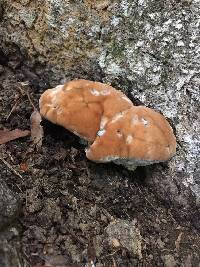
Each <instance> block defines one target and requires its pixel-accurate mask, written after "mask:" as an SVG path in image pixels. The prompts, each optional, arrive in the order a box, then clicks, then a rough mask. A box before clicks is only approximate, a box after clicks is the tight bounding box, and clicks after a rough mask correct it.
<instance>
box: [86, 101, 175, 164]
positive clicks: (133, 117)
mask: <svg viewBox="0 0 200 267" xmlns="http://www.w3.org/2000/svg"><path fill="white" fill-rule="evenodd" d="M175 151H176V139H175V136H174V135H173V131H172V128H171V127H170V125H169V123H168V122H167V121H166V119H165V118H164V117H163V116H162V115H161V114H159V113H157V112H155V111H153V110H151V109H149V108H146V107H143V106H137V107H136V106H133V107H132V108H131V109H128V110H127V111H124V112H122V113H119V114H118V115H116V116H115V117H114V118H113V119H112V120H110V121H109V122H108V123H107V125H106V126H105V130H104V134H102V135H101V136H99V137H97V138H96V139H95V141H94V143H93V144H92V145H91V146H90V147H89V149H88V150H87V151H86V155H87V157H88V158H89V159H90V160H93V161H97V162H108V161H114V162H116V163H118V164H123V165H126V167H129V168H133V167H134V166H138V165H149V164H152V163H155V162H160V161H166V160H168V159H169V158H171V157H172V156H173V155H174V154H175ZM125 161H126V162H125ZM129 165H130V166H129Z"/></svg>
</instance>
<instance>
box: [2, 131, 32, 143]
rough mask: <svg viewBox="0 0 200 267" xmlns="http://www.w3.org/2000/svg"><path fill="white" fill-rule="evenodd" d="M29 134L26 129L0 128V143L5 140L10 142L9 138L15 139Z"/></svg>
mask: <svg viewBox="0 0 200 267" xmlns="http://www.w3.org/2000/svg"><path fill="white" fill-rule="evenodd" d="M29 134H30V131H28V130H20V129H15V130H12V131H10V130H8V129H5V130H0V145H2V144H5V143H7V142H10V141H11V140H15V139H17V138H20V137H25V136H27V135H29Z"/></svg>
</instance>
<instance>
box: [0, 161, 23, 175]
mask: <svg viewBox="0 0 200 267" xmlns="http://www.w3.org/2000/svg"><path fill="white" fill-rule="evenodd" d="M0 160H1V161H2V162H3V163H4V164H5V165H6V166H7V167H8V169H10V170H11V171H12V172H14V173H15V174H16V175H17V176H18V177H20V178H21V179H23V177H22V176H21V174H20V173H18V172H17V171H16V170H15V169H14V168H13V167H12V166H11V165H10V163H8V162H7V161H6V160H5V159H3V158H2V157H0Z"/></svg>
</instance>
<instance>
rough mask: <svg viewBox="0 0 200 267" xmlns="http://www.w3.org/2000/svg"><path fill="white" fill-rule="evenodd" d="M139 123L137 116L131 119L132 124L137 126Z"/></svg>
mask: <svg viewBox="0 0 200 267" xmlns="http://www.w3.org/2000/svg"><path fill="white" fill-rule="evenodd" d="M138 123H139V118H138V115H134V116H133V117H132V124H138Z"/></svg>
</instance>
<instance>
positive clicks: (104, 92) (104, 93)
mask: <svg viewBox="0 0 200 267" xmlns="http://www.w3.org/2000/svg"><path fill="white" fill-rule="evenodd" d="M109 94H110V91H109V90H107V89H105V90H103V91H101V95H109Z"/></svg>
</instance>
